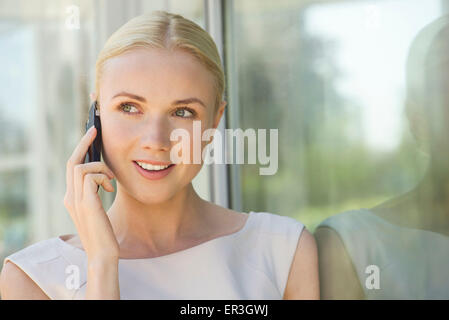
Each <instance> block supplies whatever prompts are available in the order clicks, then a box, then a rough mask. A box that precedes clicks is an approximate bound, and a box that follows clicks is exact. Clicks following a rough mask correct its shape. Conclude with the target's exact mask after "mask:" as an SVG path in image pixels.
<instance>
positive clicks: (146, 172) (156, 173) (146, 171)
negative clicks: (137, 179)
mask: <svg viewBox="0 0 449 320" xmlns="http://www.w3.org/2000/svg"><path fill="white" fill-rule="evenodd" d="M133 163H134V166H135V167H136V169H137V171H138V172H139V173H140V174H141V175H142V176H143V177H144V178H146V179H149V180H158V179H162V178H163V177H165V176H166V175H168V174H169V173H170V172H171V171H172V170H173V167H174V166H175V164H174V163H172V164H170V165H166V166H157V165H151V164H148V163H144V162H138V161H133Z"/></svg>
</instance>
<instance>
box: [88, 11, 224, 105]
mask: <svg viewBox="0 0 449 320" xmlns="http://www.w3.org/2000/svg"><path fill="white" fill-rule="evenodd" d="M142 47H144V48H157V49H167V50H169V51H172V50H176V49H178V50H182V51H184V52H187V53H190V54H191V55H193V56H194V57H196V58H197V60H198V61H199V62H200V63H201V64H202V65H203V66H205V67H206V69H207V70H209V71H210V72H211V74H212V75H213V77H214V79H215V81H214V88H215V92H216V99H215V106H214V111H217V109H218V107H219V105H220V103H221V101H222V100H223V98H224V91H225V76H224V71H223V67H222V64H221V59H220V55H219V53H218V50H217V46H216V45H215V42H214V40H213V39H212V37H211V36H210V35H209V34H208V33H207V32H206V31H205V30H204V29H202V28H201V27H200V26H199V25H197V24H196V23H195V22H193V21H191V20H188V19H185V18H184V17H182V16H181V15H178V14H172V13H168V12H166V11H153V12H150V13H144V14H142V15H140V16H137V17H135V18H133V19H131V20H129V21H128V22H127V23H125V24H124V25H123V26H121V27H120V28H119V29H118V30H117V31H116V32H114V33H113V34H112V35H111V36H110V37H109V39H108V40H107V41H106V43H105V45H104V47H103V49H102V50H101V51H100V53H99V54H98V58H97V62H96V65H95V73H96V77H95V92H96V94H97V96H99V93H100V81H101V78H102V75H103V67H104V64H105V62H106V61H107V60H108V59H110V58H113V57H116V56H118V55H121V54H123V53H125V52H128V51H131V50H133V49H137V48H142Z"/></svg>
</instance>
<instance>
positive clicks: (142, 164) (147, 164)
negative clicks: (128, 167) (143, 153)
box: [136, 161, 169, 170]
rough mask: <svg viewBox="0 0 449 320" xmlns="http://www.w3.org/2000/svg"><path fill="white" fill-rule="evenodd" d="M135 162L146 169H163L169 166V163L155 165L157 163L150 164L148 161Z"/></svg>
mask: <svg viewBox="0 0 449 320" xmlns="http://www.w3.org/2000/svg"><path fill="white" fill-rule="evenodd" d="M136 162H137V164H138V165H139V166H141V167H142V168H144V169H146V170H163V169H165V168H167V167H168V166H169V165H166V166H157V165H152V164H149V163H144V162H139V161H136Z"/></svg>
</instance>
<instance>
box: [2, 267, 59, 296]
mask: <svg viewBox="0 0 449 320" xmlns="http://www.w3.org/2000/svg"><path fill="white" fill-rule="evenodd" d="M0 295H1V298H2V300H50V298H49V297H48V296H47V295H46V294H45V293H44V291H42V289H41V288H40V287H39V286H38V285H37V284H36V283H35V282H34V281H33V280H32V279H31V278H30V277H29V276H28V275H27V274H26V273H25V272H23V271H22V269H20V268H19V267H18V266H16V265H15V264H14V263H12V262H10V261H7V262H6V263H5V265H4V266H3V269H2V273H1V274H0Z"/></svg>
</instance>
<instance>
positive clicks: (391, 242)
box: [317, 209, 449, 300]
mask: <svg viewBox="0 0 449 320" xmlns="http://www.w3.org/2000/svg"><path fill="white" fill-rule="evenodd" d="M321 227H328V228H332V229H333V230H335V231H336V232H337V233H338V235H339V236H340V238H341V240H342V241H343V244H344V246H345V249H346V251H347V252H348V254H349V256H350V258H351V262H352V264H353V266H354V268H355V270H356V272H357V275H358V278H359V281H360V285H361V286H362V288H363V291H364V294H365V298H366V299H368V300H379V299H381V300H396V299H411V300H421V299H426V300H428V299H430V300H434V299H449V237H448V236H445V235H443V234H440V233H436V232H433V231H428V230H420V229H415V228H410V227H405V226H398V225H395V224H393V223H391V222H389V221H387V220H385V219H383V218H381V217H379V216H377V215H376V214H374V213H373V212H371V210H368V209H360V210H351V211H346V212H343V213H340V214H337V215H335V216H332V217H329V218H327V219H326V220H324V221H323V222H321V223H320V224H319V225H318V226H317V229H318V228H321ZM372 265H374V266H377V267H378V269H379V273H378V275H379V288H373V287H372V286H367V285H366V282H367V279H368V276H369V275H370V274H372V271H369V272H367V271H366V270H367V267H368V266H372Z"/></svg>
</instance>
